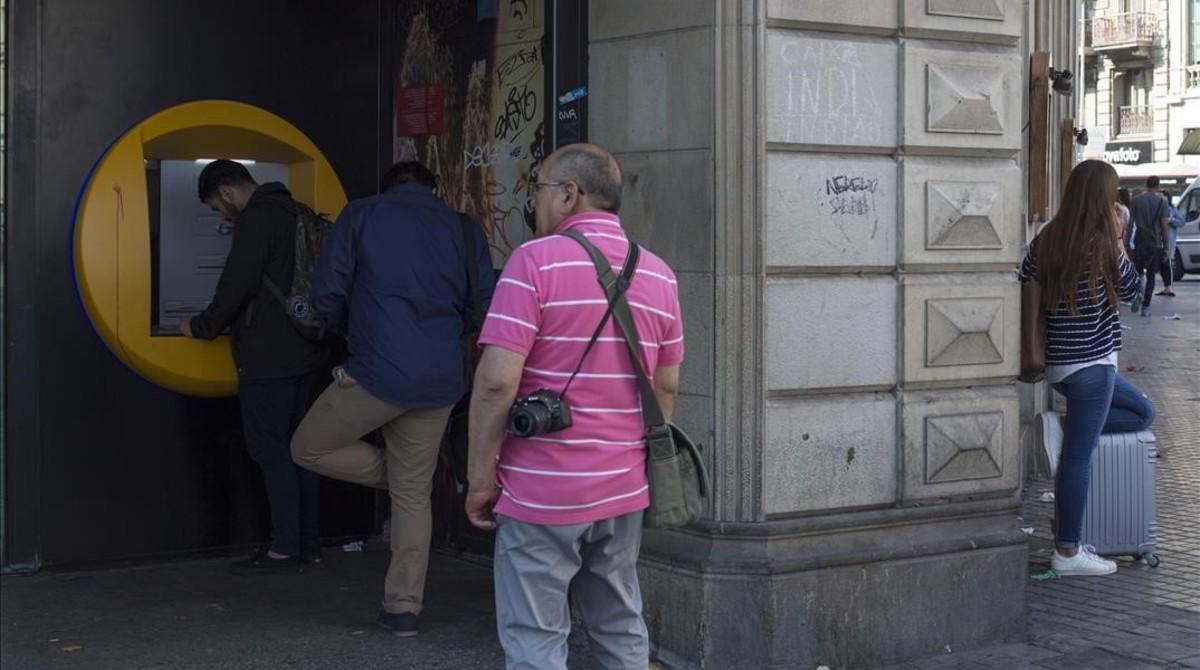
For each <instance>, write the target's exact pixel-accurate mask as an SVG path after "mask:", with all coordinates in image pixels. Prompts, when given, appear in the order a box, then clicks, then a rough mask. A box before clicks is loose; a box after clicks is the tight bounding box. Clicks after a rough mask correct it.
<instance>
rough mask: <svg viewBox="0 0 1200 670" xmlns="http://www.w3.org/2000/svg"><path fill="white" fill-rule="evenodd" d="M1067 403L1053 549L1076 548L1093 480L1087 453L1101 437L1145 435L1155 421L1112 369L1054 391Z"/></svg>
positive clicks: (1142, 398) (1083, 374)
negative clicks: (1138, 433) (1128, 434)
mask: <svg viewBox="0 0 1200 670" xmlns="http://www.w3.org/2000/svg"><path fill="white" fill-rule="evenodd" d="M1054 390H1055V391H1058V392H1059V393H1061V394H1062V395H1063V396H1064V397H1065V398H1066V399H1067V415H1066V418H1065V419H1064V421H1063V445H1062V453H1061V455H1060V456H1059V459H1058V479H1057V480H1056V481H1055V485H1054V504H1055V514H1054V517H1055V522H1056V523H1055V526H1056V527H1055V544H1056V545H1057V546H1059V547H1062V548H1071V547H1076V546H1079V533H1080V529H1081V528H1082V527H1083V510H1084V506H1085V505H1086V504H1087V493H1088V481H1089V480H1090V478H1091V474H1092V452H1094V451H1095V450H1096V445H1097V444H1098V443H1099V441H1100V434H1101V433H1124V432H1134V431H1139V430H1145V429H1146V428H1148V427H1149V426H1150V423H1151V422H1152V421H1154V405H1152V404H1151V403H1150V399H1149V398H1147V397H1146V394H1145V393H1142V392H1141V390H1139V389H1138V388H1137V387H1136V386H1134V385H1133V384H1130V383H1129V382H1128V381H1126V380H1125V379H1122V378H1121V376H1120V375H1118V374H1117V370H1116V368H1114V367H1113V366H1111V365H1093V366H1091V367H1087V368H1084V369H1082V370H1079V371H1078V372H1076V373H1075V374H1073V375H1071V376H1070V377H1067V378H1066V379H1064V380H1062V381H1061V382H1059V383H1057V384H1055V385H1054Z"/></svg>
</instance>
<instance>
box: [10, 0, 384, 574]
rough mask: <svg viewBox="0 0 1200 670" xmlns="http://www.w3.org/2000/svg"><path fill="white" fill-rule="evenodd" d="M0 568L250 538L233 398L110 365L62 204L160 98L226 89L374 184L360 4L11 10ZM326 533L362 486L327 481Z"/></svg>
mask: <svg viewBox="0 0 1200 670" xmlns="http://www.w3.org/2000/svg"><path fill="white" fill-rule="evenodd" d="M9 12H10V23H9V25H10V42H9V44H10V50H9V54H10V57H9V68H10V88H9V92H10V97H9V101H10V109H11V114H10V117H9V124H10V127H9V130H10V132H9V135H8V138H9V159H10V162H9V180H10V181H9V187H10V190H9V238H8V246H7V248H6V249H5V253H6V254H7V271H8V273H7V282H8V284H7V289H8V294H7V295H8V303H7V308H6V314H5V319H6V324H7V333H8V335H9V338H8V341H7V342H6V343H5V346H6V348H7V351H6V353H7V355H8V359H7V360H8V361H9V365H8V367H7V379H6V380H5V384H6V398H7V400H6V403H7V405H6V414H7V434H6V436H5V437H6V468H5V479H6V482H5V488H4V495H5V498H6V508H5V513H6V514H5V516H6V519H5V526H6V528H5V531H6V532H5V537H4V540H5V541H4V545H5V546H4V563H5V565H7V566H9V567H11V568H21V567H36V566H38V565H53V564H62V563H79V562H90V561H100V560H107V559H114V558H124V557H135V556H146V555H155V554H164V553H172V552H186V551H189V550H194V549H199V548H206V547H214V546H225V545H236V544H245V543H249V542H253V541H256V540H258V539H261V538H262V537H264V536H265V533H266V517H265V504H264V502H263V500H262V498H261V484H260V480H259V475H258V471H257V469H256V468H255V467H253V465H252V464H251V463H250V462H249V460H248V459H247V458H246V456H245V452H244V449H243V446H242V443H241V431H240V426H239V418H238V413H237V408H236V402H235V400H234V399H225V400H197V399H193V398H187V397H183V396H179V395H176V394H174V393H171V392H168V391H164V390H162V389H160V388H158V387H156V386H154V385H151V384H149V383H147V382H145V381H143V380H141V379H140V378H138V377H137V376H136V375H135V374H134V373H132V372H130V371H129V370H128V369H126V368H125V367H124V366H123V365H122V364H121V363H120V362H119V361H117V359H116V358H114V357H113V356H112V355H111V354H110V353H109V352H108V350H107V349H106V348H105V346H104V344H103V343H102V342H101V341H100V339H99V338H98V337H97V336H96V335H95V334H94V332H93V330H92V327H91V324H90V322H89V321H88V319H87V316H86V314H85V313H84V311H83V308H82V306H81V305H80V303H79V300H78V298H77V295H76V289H75V286H74V284H73V278H72V272H71V234H72V228H71V227H72V213H73V209H74V206H75V201H76V197H77V195H78V193H79V191H80V189H81V187H82V186H83V184H84V180H85V179H86V177H87V174H88V171H89V169H90V168H91V166H92V164H93V162H94V161H95V160H96V159H97V158H98V157H99V156H100V154H101V153H102V152H103V151H104V150H105V148H106V147H107V146H108V145H109V143H110V142H112V141H113V140H114V139H116V138H117V137H118V136H119V135H120V134H121V133H122V132H124V131H125V130H126V129H127V128H128V127H129V126H131V125H133V124H135V123H137V122H138V121H140V120H142V119H144V118H145V117H147V116H149V115H151V114H153V113H155V112H157V111H159V110H161V109H164V108H166V107H170V106H172V105H175V104H178V103H181V102H186V101H189V100H196V99H204V98H225V99H232V100H239V101H243V102H247V103H250V104H254V105H258V106H260V107H263V108H265V109H267V110H269V111H271V112H274V113H276V114H278V115H280V116H282V117H284V118H286V119H288V120H289V121H291V122H292V123H294V124H295V125H296V126H298V127H299V128H300V129H301V130H302V131H304V132H305V133H306V134H308V136H309V137H310V138H312V139H313V141H315V142H316V144H317V145H318V146H319V147H320V148H321V149H322V151H324V152H325V154H326V156H327V157H328V158H329V160H330V161H331V162H332V164H333V167H334V169H335V170H336V171H337V173H338V175H339V176H340V177H341V179H342V182H343V185H344V186H345V188H346V191H347V195H348V196H350V197H351V198H354V197H361V196H363V195H366V194H369V193H372V192H374V191H375V187H376V184H377V183H378V175H379V168H380V164H381V163H382V162H384V161H386V160H387V159H388V153H389V150H388V149H386V148H385V149H384V150H383V151H382V152H381V141H387V140H386V138H387V137H388V134H389V131H390V128H383V129H381V128H380V120H381V119H384V120H386V119H388V118H389V117H388V114H387V112H386V111H385V110H384V109H383V107H382V106H381V105H386V104H387V101H386V100H383V101H381V99H380V97H379V95H378V92H379V90H380V89H379V82H380V79H381V71H380V67H379V61H378V57H379V53H380V40H381V39H383V40H386V39H387V38H386V35H384V36H381V34H380V29H381V25H387V23H386V22H382V23H381V21H380V13H381V8H380V5H379V3H377V2H348V3H334V2H321V1H318V0H306V1H295V0H293V1H291V2H283V1H282V0H252V1H246V0H241V1H231V0H206V1H205V2H187V1H184V0H105V1H104V2H96V1H95V0H40V1H37V0H25V1H23V2H16V3H10V6H9ZM324 494H325V496H324V499H325V500H324V510H323V511H324V516H325V518H324V521H325V528H324V531H325V534H326V535H339V534H352V533H358V532H364V531H368V530H369V529H370V528H371V527H372V525H373V523H374V518H373V509H374V508H373V502H372V495H371V494H370V493H369V492H367V491H365V490H362V489H358V488H354V487H349V486H341V485H330V486H328V487H327V488H326V490H325V491H324Z"/></svg>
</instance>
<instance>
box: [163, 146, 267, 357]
mask: <svg viewBox="0 0 1200 670" xmlns="http://www.w3.org/2000/svg"><path fill="white" fill-rule="evenodd" d="M205 165H206V162H202V161H180V160H163V161H146V180H147V184H148V187H149V188H148V192H149V194H150V249H151V273H152V281H151V294H152V295H151V300H150V309H151V315H150V330H151V334H152V335H156V336H172V335H178V334H179V323H180V322H181V321H183V319H184V318H186V317H188V316H191V315H193V314H197V313H199V312H201V311H203V310H204V308H205V307H207V306H208V304H209V303H210V302H211V301H212V298H213V294H214V293H215V292H216V288H217V280H218V279H219V278H220V277H221V270H222V269H223V268H224V267H225V257H226V256H227V255H228V254H229V248H230V245H231V243H232V242H233V228H232V227H231V226H230V225H229V224H228V223H226V222H225V221H223V220H222V219H221V217H220V216H218V215H217V213H216V212H214V211H212V210H211V209H209V207H208V205H205V204H204V203H202V202H200V199H199V198H198V197H197V180H198V179H199V177H200V171H201V170H203V169H204V166H205ZM246 168H247V169H248V170H249V171H250V174H251V175H252V176H253V177H254V180H255V181H257V182H258V183H260V184H263V183H266V182H269V181H277V182H282V183H284V184H287V183H288V179H287V176H288V166H287V165H284V164H282V163H252V164H251V163H248V164H247V165H246Z"/></svg>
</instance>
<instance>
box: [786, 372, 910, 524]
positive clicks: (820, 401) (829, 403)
mask: <svg viewBox="0 0 1200 670" xmlns="http://www.w3.org/2000/svg"><path fill="white" fill-rule="evenodd" d="M766 415H767V418H766V421H767V425H766V446H765V451H764V454H763V458H764V460H765V462H766V463H769V464H770V467H767V468H764V471H763V478H764V481H763V507H764V511H765V512H766V513H767V514H768V515H779V514H790V513H798V512H810V511H816V510H833V509H842V508H851V507H866V506H872V505H887V504H891V503H894V502H895V500H896V454H897V449H896V420H897V417H896V401H895V398H893V397H892V396H891V395H889V394H883V393H880V394H873V393H872V394H865V395H847V396H831V397H822V398H788V399H775V400H771V401H769V402H768V403H767V413H766Z"/></svg>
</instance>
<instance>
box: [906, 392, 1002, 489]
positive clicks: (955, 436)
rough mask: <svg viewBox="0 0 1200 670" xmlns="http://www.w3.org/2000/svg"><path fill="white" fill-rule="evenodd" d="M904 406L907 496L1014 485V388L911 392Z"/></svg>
mask: <svg viewBox="0 0 1200 670" xmlns="http://www.w3.org/2000/svg"><path fill="white" fill-rule="evenodd" d="M901 406H902V422H903V448H904V481H903V498H904V500H906V501H907V500H914V499H920V498H931V497H945V496H954V495H969V494H975V493H982V492H986V491H1006V490H1010V489H1013V488H1016V486H1017V484H1018V483H1019V481H1020V474H1021V473H1020V459H1019V456H1018V454H1019V452H1018V442H1017V432H1018V430H1019V427H1020V426H1019V412H1018V405H1017V392H1016V388H1015V387H1013V386H1001V387H996V388H989V389H953V390H948V391H928V392H911V391H910V392H906V393H905V394H904V397H903V399H902V402H901Z"/></svg>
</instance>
